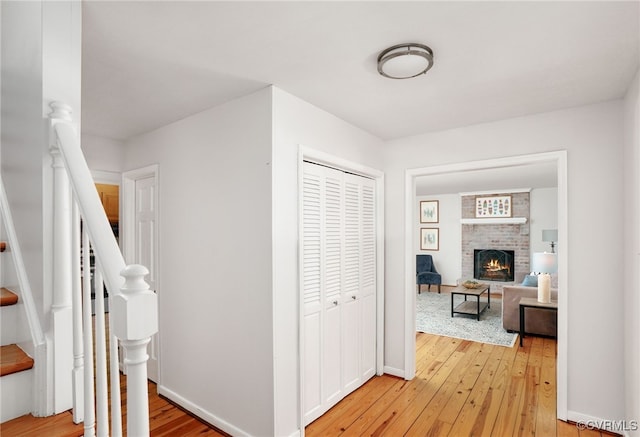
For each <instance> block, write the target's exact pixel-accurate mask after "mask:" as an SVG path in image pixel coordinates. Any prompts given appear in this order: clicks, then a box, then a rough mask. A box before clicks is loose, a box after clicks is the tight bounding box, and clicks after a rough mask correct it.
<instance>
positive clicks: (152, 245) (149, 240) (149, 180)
mask: <svg viewBox="0 0 640 437" xmlns="http://www.w3.org/2000/svg"><path fill="white" fill-rule="evenodd" d="M135 184H136V185H135V187H136V188H135V193H136V194H135V196H136V198H135V202H136V212H135V227H136V235H135V242H136V246H135V253H136V256H135V260H134V261H133V262H134V263H136V264H142V265H143V266H145V267H147V268H148V269H149V274H148V275H147V277H146V278H145V280H146V281H147V283H148V284H149V288H150V289H151V290H153V291H156V290H157V271H158V270H157V263H158V260H157V259H156V257H157V251H156V245H157V226H156V224H157V216H156V215H157V208H156V178H155V176H149V177H146V178H143V179H137V180H136V181H135ZM148 354H149V361H148V362H147V375H148V377H149V379H150V380H152V381H154V382H157V381H158V335H157V334H156V335H154V336H153V337H152V338H151V342H150V343H149V347H148Z"/></svg>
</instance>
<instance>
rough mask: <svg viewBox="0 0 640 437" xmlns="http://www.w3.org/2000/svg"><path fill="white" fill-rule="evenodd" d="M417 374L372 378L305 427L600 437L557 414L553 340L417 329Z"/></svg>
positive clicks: (333, 431) (309, 431)
mask: <svg viewBox="0 0 640 437" xmlns="http://www.w3.org/2000/svg"><path fill="white" fill-rule="evenodd" d="M416 343H417V352H416V357H417V363H416V364H417V365H416V377H415V378H414V379H413V380H411V381H404V380H403V379H400V378H395V377H393V376H388V375H383V376H380V377H374V378H373V379H371V380H370V381H368V382H367V383H366V384H365V385H364V386H363V387H362V388H361V389H360V390H357V391H356V392H354V393H352V394H350V395H349V396H347V397H346V398H344V399H343V400H342V401H341V402H339V403H338V404H337V405H336V406H334V407H333V408H332V409H331V410H329V411H328V412H327V413H326V414H324V415H323V416H321V417H319V418H318V419H316V420H315V421H314V422H313V423H311V424H310V425H309V426H307V428H306V433H305V434H306V435H307V436H310V437H315V436H337V435H341V436H362V435H367V436H420V437H422V436H443V437H444V436H448V437H459V436H492V437H496V436H498V437H503V436H505V437H506V436H508V437H510V436H539V437H549V436H562V437H564V436H576V437H586V436H600V435H612V434H610V433H606V432H603V433H600V432H598V431H593V430H584V431H579V430H578V429H577V428H576V426H575V425H574V424H570V423H565V422H562V421H559V420H557V419H556V357H557V347H556V346H557V345H556V340H554V339H547V338H540V337H525V339H524V347H522V348H520V347H518V346H517V344H516V346H514V347H512V348H507V347H503V346H494V345H489V344H483V343H475V342H470V341H466V340H459V339H453V338H448V337H440V336H436V335H431V334H423V333H418V334H417V337H416Z"/></svg>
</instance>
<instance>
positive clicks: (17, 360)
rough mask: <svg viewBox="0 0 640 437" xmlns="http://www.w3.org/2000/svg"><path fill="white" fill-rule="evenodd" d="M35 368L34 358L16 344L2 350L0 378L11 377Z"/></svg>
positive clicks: (0, 355)
mask: <svg viewBox="0 0 640 437" xmlns="http://www.w3.org/2000/svg"><path fill="white" fill-rule="evenodd" d="M32 367H33V358H31V357H30V356H29V355H27V354H25V353H24V351H23V350H22V349H20V348H19V347H18V346H17V345H15V344H8V345H6V346H2V348H0V376H5V375H10V374H12V373H16V372H22V371H23V370H29V369H31V368H32Z"/></svg>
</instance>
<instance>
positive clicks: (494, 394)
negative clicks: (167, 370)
mask: <svg viewBox="0 0 640 437" xmlns="http://www.w3.org/2000/svg"><path fill="white" fill-rule="evenodd" d="M416 343H417V351H416V356H417V366H416V377H415V378H414V379H413V380H411V381H405V380H403V379H400V378H396V377H393V376H388V375H383V376H380V377H374V378H372V379H371V380H369V381H368V382H367V383H366V384H365V385H364V386H363V387H362V388H361V389H359V390H357V391H355V392H354V393H352V394H350V395H349V396H347V397H346V398H345V399H343V400H342V401H341V402H339V403H338V404H337V405H336V406H334V407H333V408H332V409H331V410H329V411H328V412H327V413H326V414H325V415H323V416H322V417H320V418H318V419H317V420H316V421H315V422H313V423H311V424H310V425H309V426H308V427H307V428H306V435H307V436H310V437H313V436H338V435H341V436H362V435H370V436H394V437H395V436H401V435H405V436H420V437H423V436H425V437H426V436H448V437H458V436H492V437H496V436H497V437H503V436H504V437H510V436H539V437H549V436H558V437H565V436H566V437H569V436H570V437H587V436H589V437H591V436H601V435H611V434H609V433H604V432H603V433H600V432H597V431H593V430H584V431H579V430H578V429H577V428H576V426H575V425H573V424H570V423H565V422H562V421H559V420H557V419H556V413H555V411H556V380H555V375H556V371H555V367H556V341H555V340H554V339H546V338H544V339H543V338H540V337H526V338H525V339H524V347H522V348H520V347H518V346H517V345H516V346H514V347H513V348H507V347H503V346H493V345H488V344H482V343H475V342H470V341H466V340H458V339H453V338H448V337H440V336H436V335H431V334H423V333H418V334H417V336H416ZM149 397H150V399H149V403H150V429H151V435H152V436H201V435H205V436H224V435H225V434H224V433H221V432H220V431H217V430H215V429H213V428H210V427H209V426H207V425H206V424H205V423H203V422H201V421H199V420H198V419H196V418H194V417H192V416H190V415H189V414H187V413H186V412H184V411H183V410H181V409H180V408H178V407H176V406H174V405H173V404H171V403H170V402H168V401H167V400H165V399H163V398H162V397H159V396H158V394H157V391H156V386H155V384H153V383H149ZM125 399H126V395H123V402H124V400H125ZM125 411H126V409H125ZM248 414H250V412H248ZM0 434H1V435H2V437H9V436H52V437H67V436H69V437H75V436H80V435H82V425H73V423H72V420H71V413H70V412H65V413H62V414H59V415H57V416H54V417H52V418H34V417H31V416H23V417H21V418H18V419H14V420H12V421H9V422H6V423H3V424H1V425H0ZM266 436H267V434H265V437H266ZM260 437H262V436H260Z"/></svg>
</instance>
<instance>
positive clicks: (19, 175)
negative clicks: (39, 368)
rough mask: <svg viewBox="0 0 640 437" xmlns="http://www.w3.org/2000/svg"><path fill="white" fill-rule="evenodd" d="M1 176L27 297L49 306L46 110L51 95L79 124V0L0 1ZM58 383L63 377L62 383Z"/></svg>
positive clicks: (44, 314)
mask: <svg viewBox="0 0 640 437" xmlns="http://www.w3.org/2000/svg"><path fill="white" fill-rule="evenodd" d="M0 7H1V8H2V18H1V19H2V25H1V26H0V28H1V32H2V38H1V41H2V50H1V51H2V54H1V56H2V62H1V63H0V64H1V69H2V70H1V75H2V96H1V100H2V115H1V118H2V122H1V125H2V141H1V142H2V150H1V153H2V159H1V160H0V161H1V162H2V178H3V180H4V183H5V188H6V190H7V197H8V199H9V204H10V205H11V207H12V213H13V215H14V217H13V221H14V223H15V227H16V232H17V234H18V238H19V240H20V244H21V249H22V254H23V257H24V261H25V265H26V269H27V275H28V277H29V281H30V284H31V289H32V291H33V297H34V301H35V304H36V307H37V310H38V312H39V314H40V317H41V319H42V325H43V326H44V327H45V329H46V326H47V325H48V312H49V309H50V307H51V292H52V290H51V278H52V270H51V269H52V265H51V244H50V241H51V223H52V208H51V196H52V189H53V183H52V170H51V157H50V154H49V139H48V132H47V125H48V120H47V116H48V114H49V113H50V111H51V109H50V107H49V104H50V103H51V102H52V101H61V102H65V103H67V104H69V105H71V107H72V108H73V112H74V113H73V117H74V121H75V122H76V123H77V125H78V126H79V125H80V51H81V45H80V43H81V41H80V29H81V20H80V16H81V12H80V11H81V6H80V4H79V3H78V2H39V1H34V2H2V3H1V5H0ZM61 386H62V384H61Z"/></svg>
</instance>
